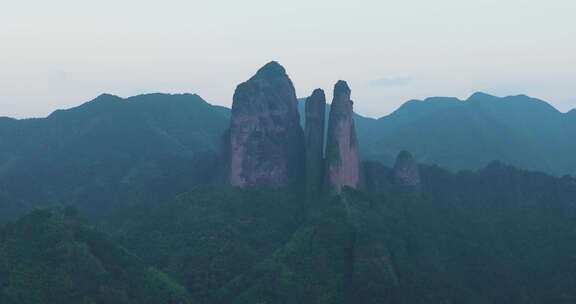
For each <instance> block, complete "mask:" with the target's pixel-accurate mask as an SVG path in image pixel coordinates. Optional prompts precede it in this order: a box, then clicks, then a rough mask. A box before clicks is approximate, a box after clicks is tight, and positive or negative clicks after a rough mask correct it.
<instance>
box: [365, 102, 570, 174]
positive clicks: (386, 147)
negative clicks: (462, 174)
mask: <svg viewBox="0 0 576 304" xmlns="http://www.w3.org/2000/svg"><path fill="white" fill-rule="evenodd" d="M575 131H576V116H574V115H571V114H570V113H566V114H564V113H561V112H559V111H557V110H556V109H554V108H553V107H552V106H550V105H549V104H548V103H546V102H544V101H542V100H538V99H534V98H530V97H528V96H524V95H519V96H509V97H504V98H498V97H494V96H491V95H487V94H483V93H476V94H474V95H472V96H471V97H470V98H468V99H467V100H463V101H462V100H458V99H455V98H441V97H437V98H429V99H426V100H424V101H419V100H413V101H409V102H407V103H405V104H404V105H403V106H402V107H400V108H399V109H398V110H396V111H395V112H394V113H392V114H390V115H388V116H386V117H383V118H380V119H378V120H377V121H372V122H369V124H368V125H367V126H364V127H363V125H362V124H359V127H358V137H359V139H360V142H361V147H362V152H363V156H364V157H365V158H368V159H377V160H380V161H383V162H384V163H386V164H391V163H392V161H393V159H394V157H395V156H396V154H397V153H398V152H399V151H401V150H409V151H411V152H412V153H413V154H414V155H415V157H416V158H417V159H418V160H419V161H420V162H424V163H428V164H437V165H440V166H442V167H445V168H449V169H453V170H459V169H478V168H482V167H483V166H485V165H487V164H488V163H490V162H491V161H493V160H499V161H503V162H505V163H509V164H512V165H514V166H517V167H520V168H524V169H530V170H537V171H542V172H548V173H551V174H555V175H564V174H574V173H575V172H576V158H574V157H573V155H575V154H576V143H575V142H574V141H573V140H571V139H572V137H573V135H574V134H575V133H574V132H575Z"/></svg>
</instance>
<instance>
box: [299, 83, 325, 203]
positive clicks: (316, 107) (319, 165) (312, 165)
mask: <svg viewBox="0 0 576 304" xmlns="http://www.w3.org/2000/svg"><path fill="white" fill-rule="evenodd" d="M325 112H326V96H325V95H324V91H323V90H321V89H316V90H314V92H313V93H312V95H311V96H310V97H308V98H307V99H306V106H305V113H306V115H305V116H306V128H305V133H304V134H305V138H306V188H307V192H308V193H309V194H314V193H320V191H321V189H322V185H323V181H324V124H325V116H326V114H325Z"/></svg>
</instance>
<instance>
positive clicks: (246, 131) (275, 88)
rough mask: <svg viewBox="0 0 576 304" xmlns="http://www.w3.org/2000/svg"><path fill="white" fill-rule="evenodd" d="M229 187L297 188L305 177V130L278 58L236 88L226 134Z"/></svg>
mask: <svg viewBox="0 0 576 304" xmlns="http://www.w3.org/2000/svg"><path fill="white" fill-rule="evenodd" d="M228 140H229V142H228V149H229V151H228V153H227V155H228V157H229V160H228V161H229V164H228V167H229V174H228V180H229V183H230V184H231V185H232V186H236V187H249V186H260V185H266V186H272V187H288V186H297V185H299V184H301V183H302V182H303V179H304V134H303V130H302V127H301V126H300V116H299V114H298V101H297V99H296V93H295V90H294V86H293V85H292V81H291V80H290V78H288V75H286V71H285V70H284V68H283V67H282V66H281V65H280V64H278V63H277V62H274V61H272V62H270V63H268V64H266V65H265V66H263V67H262V68H261V69H260V70H258V72H257V73H256V75H254V76H253V77H252V78H250V79H249V80H248V81H246V82H244V83H241V84H239V85H238V87H237V88H236V91H235V92H234V97H233V103H232V118H231V122H230V130H229V137H228Z"/></svg>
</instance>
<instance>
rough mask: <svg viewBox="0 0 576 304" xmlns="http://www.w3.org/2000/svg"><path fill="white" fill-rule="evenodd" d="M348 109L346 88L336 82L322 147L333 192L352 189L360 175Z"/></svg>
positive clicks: (355, 140) (355, 139)
mask: <svg viewBox="0 0 576 304" xmlns="http://www.w3.org/2000/svg"><path fill="white" fill-rule="evenodd" d="M352 107H353V102H352V100H350V88H349V87H348V84H347V83H346V82H345V81H342V80H340V81H338V82H337V83H336V85H335V86H334V98H333V100H332V104H331V106H330V117H329V120H328V138H327V145H326V165H327V178H328V182H329V186H330V188H331V190H332V191H333V192H336V193H340V192H341V191H342V188H343V187H344V186H348V187H352V188H356V187H357V186H358V181H359V176H360V174H359V171H360V168H359V166H360V165H359V160H358V140H357V138H356V130H355V128H354V120H353V109H352Z"/></svg>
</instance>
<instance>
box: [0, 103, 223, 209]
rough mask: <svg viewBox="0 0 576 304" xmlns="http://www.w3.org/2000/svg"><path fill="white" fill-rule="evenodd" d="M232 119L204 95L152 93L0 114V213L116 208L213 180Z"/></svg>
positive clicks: (168, 195) (171, 193)
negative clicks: (19, 116)
mask: <svg viewBox="0 0 576 304" xmlns="http://www.w3.org/2000/svg"><path fill="white" fill-rule="evenodd" d="M228 119H229V111H228V109H226V108H222V107H216V106H212V105H209V104H208V103H206V102H205V101H204V100H202V99H201V98H200V97H199V96H197V95H190V94H183V95H167V94H149V95H140V96H135V97H131V98H127V99H121V98H119V97H116V96H112V95H101V96H99V97H98V98H96V99H94V100H92V101H90V102H88V103H85V104H83V105H81V106H79V107H77V108H73V109H69V110H60V111H56V112H54V113H52V114H51V115H50V116H49V117H47V118H43V119H27V120H18V121H17V120H11V119H3V120H0V206H1V207H3V208H2V209H3V210H2V212H1V213H2V215H0V218H1V217H3V216H5V217H8V216H9V215H11V214H13V213H18V212H21V211H22V210H27V209H28V210H29V209H30V208H31V207H33V206H40V205H44V206H46V205H58V204H64V205H67V204H73V205H76V206H79V207H80V208H81V209H83V210H85V211H88V212H90V213H93V214H109V213H110V212H111V210H112V209H114V208H118V207H119V206H125V205H130V204H134V203H143V202H145V201H149V200H156V199H159V198H166V197H171V196H172V195H174V194H176V193H179V192H182V191H185V190H186V189H188V188H189V187H190V186H192V185H194V184H199V183H200V184H202V183H207V182H210V181H211V178H212V177H213V174H211V173H212V172H215V171H217V170H214V168H215V167H217V166H218V161H217V151H219V149H220V145H221V135H222V133H223V132H224V130H225V128H226V127H227V125H228Z"/></svg>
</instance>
